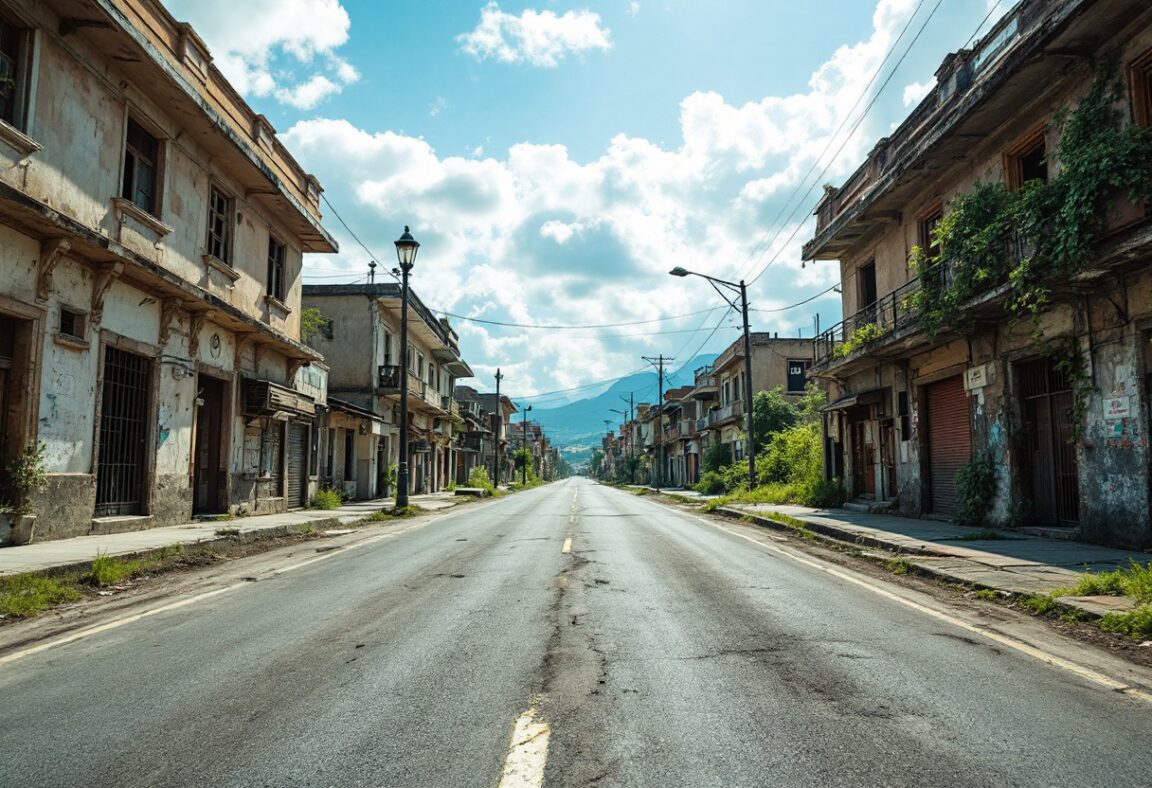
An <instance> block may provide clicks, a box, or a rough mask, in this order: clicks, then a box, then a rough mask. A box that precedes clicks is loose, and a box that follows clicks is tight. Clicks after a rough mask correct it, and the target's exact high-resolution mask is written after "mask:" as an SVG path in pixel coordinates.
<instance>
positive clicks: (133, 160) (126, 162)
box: [120, 112, 164, 219]
mask: <svg viewBox="0 0 1152 788" xmlns="http://www.w3.org/2000/svg"><path fill="white" fill-rule="evenodd" d="M133 127H135V130H138V131H139V132H140V134H142V135H144V136H145V137H147V139H148V141H150V142H151V143H152V144H153V145H154V146H155V149H154V150H153V151H152V153H151V156H148V155H147V153H148V152H147V151H143V150H140V149H139V147H138V146H137V145H136V144H134V143H133V141H132V136H133V135H132V132H133V130H134V129H133ZM123 148H124V155H123V156H122V157H121V171H120V197H121V198H123V199H124V200H127V201H128V202H129V203H131V205H132V206H133V207H135V208H136V209H138V210H140V211H143V212H144V213H146V214H148V215H149V216H152V217H154V218H156V219H159V218H160V213H161V206H162V204H163V201H162V199H161V197H162V194H161V191H162V190H161V184H162V183H163V179H162V177H161V173H162V171H163V166H164V145H163V142H162V140H161V137H160V135H158V134H156V132H155V129H154V128H152V127H150V126H149V125H148V124H147V123H142V122H141V121H140V120H139V116H137V115H135V114H134V113H131V112H130V113H128V115H127V117H126V118H125V123H124V145H123ZM141 161H143V162H145V163H146V164H148V165H149V166H150V167H151V173H152V175H151V178H150V181H151V182H150V183H149V184H148V186H149V188H150V194H149V197H150V199H149V201H148V204H147V205H141V204H140V203H139V202H137V199H136V197H137V195H138V193H139V192H140V183H139V165H140V162H141ZM129 181H131V183H129Z"/></svg>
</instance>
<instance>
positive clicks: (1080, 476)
mask: <svg viewBox="0 0 1152 788" xmlns="http://www.w3.org/2000/svg"><path fill="white" fill-rule="evenodd" d="M1150 118H1152V7H1150V6H1149V5H1148V4H1147V3H1146V2H1141V1H1138V0H1100V1H1099V2H1087V1H1086V0H1064V1H1063V2H1060V3H1051V2H1043V1H1041V0H1024V2H1021V3H1019V4H1018V5H1017V6H1016V7H1015V8H1013V9H1012V10H1011V11H1010V12H1009V13H1007V14H1006V15H1005V16H1004V18H1003V19H1002V20H1001V21H1000V22H999V23H998V24H997V25H996V27H995V28H994V29H993V30H992V31H991V32H989V33H988V34H987V35H986V36H985V37H984V38H983V39H982V40H980V41H979V42H977V43H976V44H975V45H974V46H973V48H972V49H966V50H961V51H960V52H957V53H954V54H952V55H949V56H948V57H947V58H946V59H945V61H944V63H943V64H942V65H941V67H940V69H939V71H938V72H937V84H936V86H935V87H934V89H933V90H932V91H931V92H930V93H929V95H928V96H927V97H926V98H925V99H924V100H923V101H922V102H921V103H920V105H919V106H918V107H917V108H916V109H915V110H914V111H913V113H912V114H911V115H910V116H909V117H908V118H907V119H906V120H905V121H904V122H903V123H902V124H901V125H900V126H899V127H898V128H896V129H895V131H893V132H892V134H891V135H890V136H888V137H886V138H884V139H882V140H880V141H879V142H878V143H877V144H876V146H875V147H874V148H873V150H872V152H871V153H870V155H869V157H868V160H867V161H866V162H865V163H864V164H863V165H862V166H861V167H860V168H859V169H858V170H857V171H856V172H855V173H854V174H853V175H852V176H851V177H850V178H849V179H848V181H847V182H846V183H845V184H844V185H843V186H841V187H839V188H831V187H829V188H828V189H827V190H826V193H825V195H824V198H823V199H822V200H821V201H820V204H819V206H818V207H817V210H816V216H817V227H816V234H815V237H814V238H813V239H812V240H810V241H809V242H808V243H807V244H806V245H805V249H804V254H805V257H806V258H808V259H818V260H835V261H838V262H839V265H840V276H841V282H842V288H841V289H842V291H843V310H844V321H843V322H842V323H841V324H839V325H837V326H834V327H833V328H832V329H830V330H828V331H826V332H824V334H822V335H821V337H819V338H818V339H817V341H816V343H815V346H816V351H815V352H816V359H815V365H814V368H813V372H814V374H815V375H816V376H818V377H819V378H820V379H821V380H823V381H825V383H826V385H827V386H828V388H829V391H830V400H831V402H830V405H829V406H828V410H827V412H826V415H825V431H826V436H827V451H826V456H827V457H828V472H829V474H830V475H836V476H843V478H844V479H845V482H846V484H847V485H848V487H849V489H850V492H851V494H852V495H854V496H857V497H861V498H864V499H872V500H875V501H877V502H887V503H889V504H890V505H893V506H897V507H898V508H899V509H900V510H901V511H903V512H907V513H910V514H931V515H936V516H941V517H952V516H954V515H955V514H956V512H957V510H958V509H959V508H960V505H961V503H962V501H961V499H960V498H961V495H962V490H961V488H959V487H958V484H957V473H958V472H959V471H960V470H961V469H963V468H966V467H975V466H971V465H970V463H972V461H973V460H978V461H984V462H987V463H990V466H991V468H992V469H993V473H994V485H995V493H994V495H992V496H990V498H989V500H988V501H987V502H986V507H985V508H986V509H987V517H988V519H989V520H990V521H992V522H997V523H1013V524H1023V525H1029V524H1030V525H1033V526H1039V527H1051V528H1057V529H1060V530H1061V531H1063V532H1064V533H1065V534H1067V535H1069V536H1078V537H1079V538H1082V539H1085V540H1089V541H1099V542H1112V543H1121V544H1129V545H1137V546H1147V545H1149V544H1152V520H1150V516H1149V511H1150V499H1149V460H1150V450H1149V444H1148V434H1149V433H1148V430H1149V426H1150V422H1149V411H1148V404H1149V384H1150V380H1149V377H1148V375H1149V372H1150V371H1152V343H1150V338H1152V265H1150V261H1152V257H1150V254H1152V223H1150V222H1149V220H1148V213H1147V211H1146V209H1145V204H1144V203H1143V202H1139V203H1137V204H1133V203H1131V202H1129V201H1128V199H1127V198H1128V192H1129V191H1133V192H1137V195H1136V196H1138V197H1139V196H1140V195H1144V196H1148V195H1150V194H1152V183H1147V182H1145V183H1139V182H1128V187H1129V188H1126V189H1123V190H1121V189H1117V188H1115V186H1114V184H1116V183H1120V182H1124V181H1125V179H1126V178H1130V177H1131V173H1137V174H1138V173H1139V172H1141V171H1142V170H1141V167H1140V166H1134V163H1133V162H1129V164H1128V166H1124V165H1117V164H1115V162H1117V161H1123V156H1124V155H1125V154H1123V153H1114V152H1108V151H1109V146H1110V145H1113V144H1114V143H1115V142H1116V141H1117V140H1119V139H1121V138H1122V135H1126V134H1130V132H1129V131H1126V129H1130V128H1132V124H1137V125H1140V124H1143V125H1148V123H1149V120H1150ZM1123 139H1126V140H1129V141H1131V140H1135V139H1137V137H1134V136H1127V137H1123ZM1149 139H1150V138H1149V137H1148V136H1147V135H1145V136H1144V137H1143V140H1144V141H1143V142H1142V143H1134V146H1135V147H1134V148H1133V149H1141V148H1140V146H1141V145H1142V146H1143V148H1142V150H1144V151H1145V153H1144V154H1143V155H1141V156H1139V160H1138V161H1136V162H1135V164H1139V163H1140V162H1143V161H1146V160H1147V158H1148V156H1150V155H1152V148H1150V147H1149V142H1148V140H1149ZM1086 140H1090V141H1091V142H1090V144H1087V145H1086V144H1085V141H1086ZM1113 150H1115V149H1113ZM1100 151H1105V152H1106V154H1107V155H1106V157H1104V158H1101V157H1100V156H1099V152H1100ZM1109 168H1111V170H1109ZM1099 173H1106V174H1107V176H1106V180H1105V181H1101V180H1099V177H1100V176H1099ZM1013 211H1015V213H1013ZM1020 217H1025V218H1026V221H1021V219H1020ZM976 503H977V504H979V503H980V502H979V501H977V502H976Z"/></svg>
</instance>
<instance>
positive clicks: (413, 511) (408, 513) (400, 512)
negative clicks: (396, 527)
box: [391, 505, 420, 517]
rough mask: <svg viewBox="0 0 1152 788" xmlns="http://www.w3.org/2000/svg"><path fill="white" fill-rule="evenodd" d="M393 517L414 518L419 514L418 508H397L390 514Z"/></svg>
mask: <svg viewBox="0 0 1152 788" xmlns="http://www.w3.org/2000/svg"><path fill="white" fill-rule="evenodd" d="M391 514H392V516H393V517H415V516H416V515H418V514H420V507H418V506H411V505H409V506H398V507H396V508H395V509H393V510H392V512H391Z"/></svg>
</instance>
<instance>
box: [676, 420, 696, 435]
mask: <svg viewBox="0 0 1152 788" xmlns="http://www.w3.org/2000/svg"><path fill="white" fill-rule="evenodd" d="M695 432H696V419H684V421H682V422H680V434H681V435H683V436H685V437H688V436H689V435H692V434H693V433H695Z"/></svg>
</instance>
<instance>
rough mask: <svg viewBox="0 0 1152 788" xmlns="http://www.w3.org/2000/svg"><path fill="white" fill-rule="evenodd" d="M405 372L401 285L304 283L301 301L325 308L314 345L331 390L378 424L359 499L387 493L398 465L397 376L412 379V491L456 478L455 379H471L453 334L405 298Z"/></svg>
mask: <svg viewBox="0 0 1152 788" xmlns="http://www.w3.org/2000/svg"><path fill="white" fill-rule="evenodd" d="M408 298H409V302H408V306H409V309H408V369H407V370H404V369H402V368H401V366H400V344H399V343H400V307H401V298H400V285H398V284H396V283H392V282H390V283H382V284H364V285H305V287H304V296H303V302H304V305H305V306H307V307H313V308H315V309H318V310H320V313H321V315H323V316H324V318H325V321H326V322H325V324H324V327H323V329H322V330H320V331H318V332H317V333H316V334H315V335H314V336H312V337H311V338H310V339H309V342H310V343H311V345H312V347H313V348H315V349H316V350H317V351H319V352H320V353H323V355H324V357H325V358H326V363H327V364H328V366H329V368H330V372H329V381H328V388H329V392H330V393H331V395H332V396H333V397H335V398H337V399H340V400H343V401H345V402H348V403H351V404H352V405H355V406H356V407H358V408H361V409H363V410H365V411H367V412H369V413H371V414H373V415H374V416H375V417H376V419H375V420H369V421H368V422H367V429H370V430H373V432H372V437H371V438H370V439H369V441H368V442H369V443H371V444H372V445H371V446H369V447H367V448H368V449H369V450H368V451H367V452H366V453H367V455H368V456H366V457H361V459H360V460H359V461H358V463H361V464H358V467H357V485H356V486H357V490H358V494H357V497H362V498H366V499H371V498H379V497H382V496H383V495H385V493H386V491H389V488H390V484H389V479H390V478H391V476H392V466H395V465H398V464H399V462H400V440H399V438H400V433H399V425H400V408H401V407H402V406H403V405H402V403H401V402H400V376H401V375H407V377H408V401H407V403H406V406H407V408H408V451H409V454H408V478H409V493H412V494H421V493H431V492H439V491H441V490H443V489H444V488H446V487H447V486H448V485H449V484H450V483H453V482H454V480H455V479H456V475H457V473H456V461H457V455H456V443H455V438H456V436H457V427H460V426H462V425H463V423H464V422H463V419H462V418H461V416H460V407H459V405H458V404H457V403H456V400H455V399H454V398H453V393H454V391H455V388H456V380H457V379H458V378H468V377H471V376H472V370H471V368H470V367H469V366H468V365H467V364H466V363H465V362H464V360H463V359H462V358H461V357H460V347H459V343H458V340H457V337H456V332H455V331H453V330H452V327H451V326H449V325H448V323H447V321H443V320H438V319H437V318H436V317H435V316H434V315H433V314H432V313H431V311H429V309H428V308H427V307H426V306H425V305H424V303H423V302H422V301H420V299H419V297H418V296H417V295H416V294H415V293H413V292H412V291H411V290H410V291H409V293H408Z"/></svg>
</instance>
